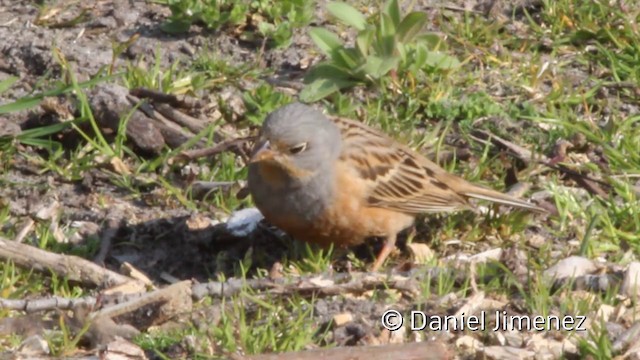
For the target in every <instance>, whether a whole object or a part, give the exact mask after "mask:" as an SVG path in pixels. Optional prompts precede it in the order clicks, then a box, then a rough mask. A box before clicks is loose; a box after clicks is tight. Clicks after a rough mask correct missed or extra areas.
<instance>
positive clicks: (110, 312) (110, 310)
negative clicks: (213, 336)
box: [91, 280, 191, 319]
mask: <svg viewBox="0 0 640 360" xmlns="http://www.w3.org/2000/svg"><path fill="white" fill-rule="evenodd" d="M186 299H188V300H189V301H188V304H187V305H184V306H168V307H165V310H163V313H164V314H165V315H169V316H170V315H175V314H177V313H179V312H184V311H191V281H189V280H185V281H181V282H179V283H175V284H173V285H169V286H167V287H165V288H162V289H158V290H154V291H151V292H148V293H144V294H142V295H141V296H140V297H137V298H133V299H131V300H129V301H126V302H123V303H119V304H116V305H113V306H109V307H107V308H104V309H101V310H99V311H96V312H94V313H92V314H91V318H93V319H95V318H98V317H103V316H106V317H109V318H114V317H116V316H120V315H124V314H128V313H131V312H133V311H136V310H138V309H140V308H142V307H144V306H147V305H150V304H153V303H158V302H164V303H169V302H173V304H174V305H175V304H184V303H186V302H187V301H184V300H186ZM167 308H169V309H168V310H167Z"/></svg>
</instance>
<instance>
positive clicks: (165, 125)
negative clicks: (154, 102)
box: [127, 95, 205, 148]
mask: <svg viewBox="0 0 640 360" xmlns="http://www.w3.org/2000/svg"><path fill="white" fill-rule="evenodd" d="M127 100H129V102H130V103H131V104H132V105H135V104H140V106H139V107H138V109H140V110H141V111H142V112H143V113H144V114H145V115H147V116H148V117H149V119H151V121H153V123H154V125H156V126H157V127H158V130H160V132H161V133H162V136H163V137H164V138H165V141H166V142H167V144H168V145H169V146H171V147H173V148H176V147H178V146H180V145H182V144H184V143H185V142H187V141H189V140H190V139H191V138H193V137H194V136H195V134H194V133H192V132H191V131H189V130H185V129H183V128H182V127H180V125H178V124H176V123H174V122H173V121H171V120H169V119H167V118H166V117H164V116H163V115H162V114H161V113H160V112H159V111H157V110H156V109H154V108H153V107H152V106H151V105H149V104H148V103H145V102H142V103H141V100H140V99H138V98H136V97H134V96H132V95H127ZM196 146H198V147H204V146H205V142H204V141H203V140H202V139H200V140H198V142H197V143H196Z"/></svg>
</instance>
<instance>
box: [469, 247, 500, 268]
mask: <svg viewBox="0 0 640 360" xmlns="http://www.w3.org/2000/svg"><path fill="white" fill-rule="evenodd" d="M501 257H502V249H500V248H495V249H491V250H487V251H483V252H481V253H479V254H475V255H472V256H471V258H470V260H471V261H472V262H475V263H480V264H482V263H486V262H488V261H491V260H495V261H498V260H500V258H501Z"/></svg>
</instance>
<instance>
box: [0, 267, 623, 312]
mask: <svg viewBox="0 0 640 360" xmlns="http://www.w3.org/2000/svg"><path fill="white" fill-rule="evenodd" d="M443 271H448V272H449V273H450V274H452V275H454V276H455V279H456V281H458V282H463V281H464V279H465V278H467V277H468V276H469V274H468V273H467V272H465V271H460V270H459V269H458V270H451V269H445V268H428V269H416V270H413V271H409V272H403V273H398V274H392V275H387V274H380V273H358V272H352V273H337V274H333V275H327V274H325V275H315V276H302V277H282V278H276V279H266V278H265V279H247V280H245V279H235V278H232V279H228V280H227V281H226V282H218V281H212V282H209V283H204V284H190V282H187V281H182V282H178V283H176V284H173V285H171V286H169V287H166V288H163V289H160V290H156V291H154V292H150V293H144V292H143V293H131V294H125V295H108V296H101V301H100V302H101V303H107V302H110V301H113V300H110V299H111V298H113V299H117V300H116V302H117V303H118V304H120V305H121V307H117V308H112V307H109V308H108V309H109V310H105V311H104V312H103V313H101V315H102V316H104V315H109V316H118V315H121V314H123V313H126V312H130V311H134V310H136V309H138V308H140V307H143V306H146V304H150V303H153V302H157V301H159V300H158V299H161V300H162V299H167V298H172V297H173V298H183V297H176V296H175V294H177V293H184V294H187V293H189V294H190V297H191V298H192V299H193V300H195V301H198V300H201V299H202V298H204V297H205V296H211V297H215V298H223V297H231V296H234V295H237V294H238V293H240V292H241V291H242V290H245V289H251V290H253V291H256V292H257V291H265V292H268V293H271V294H275V295H281V296H284V295H292V294H302V295H310V294H314V295H316V296H333V295H338V294H346V293H356V294H357V293H364V292H366V291H369V290H373V289H398V290H400V291H403V292H405V293H408V294H409V295H415V294H416V292H417V291H419V289H420V284H421V283H423V282H424V280H425V279H428V278H434V277H437V276H438V274H439V273H442V272H443ZM454 271H455V273H454ZM552 281H553V284H552V285H553V287H554V288H561V287H565V286H567V285H569V286H571V288H572V289H574V290H582V291H591V292H602V293H604V292H607V291H611V289H612V288H616V287H619V286H620V283H621V281H622V276H621V275H619V274H610V273H607V274H596V275H583V276H578V277H567V278H564V279H555V280H552ZM186 283H189V285H190V286H189V288H190V289H187V285H186ZM173 286H175V287H173ZM172 287H173V288H172ZM178 290H179V291H178ZM167 294H169V295H167ZM96 302H97V300H96V298H95V297H90V296H87V297H83V298H79V299H78V298H62V297H52V298H43V299H32V300H15V299H3V298H0V308H2V309H10V310H22V311H27V312H33V311H43V310H52V309H61V310H68V309H71V308H75V307H76V306H78V305H81V304H89V305H93V304H96ZM125 304H126V305H125Z"/></svg>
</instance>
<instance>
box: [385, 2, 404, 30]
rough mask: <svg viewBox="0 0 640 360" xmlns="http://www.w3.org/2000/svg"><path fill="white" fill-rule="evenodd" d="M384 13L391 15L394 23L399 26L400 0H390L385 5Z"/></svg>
mask: <svg viewBox="0 0 640 360" xmlns="http://www.w3.org/2000/svg"><path fill="white" fill-rule="evenodd" d="M384 13H385V14H387V15H388V16H389V18H390V19H391V21H392V22H393V25H394V26H395V27H396V28H397V27H398V25H399V24H400V5H398V0H389V1H387V3H386V4H385V5H384Z"/></svg>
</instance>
